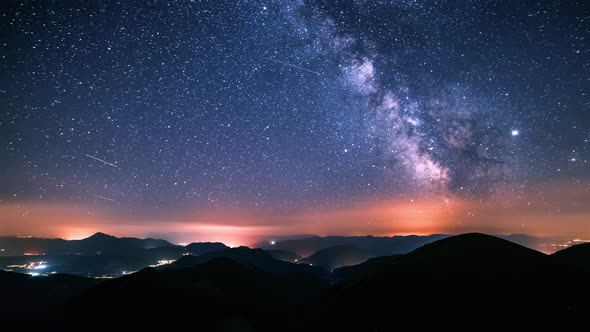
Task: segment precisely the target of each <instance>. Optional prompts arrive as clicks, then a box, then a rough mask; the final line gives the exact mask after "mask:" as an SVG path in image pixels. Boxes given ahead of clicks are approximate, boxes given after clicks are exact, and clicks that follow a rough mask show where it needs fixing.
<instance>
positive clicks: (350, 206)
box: [0, 0, 590, 243]
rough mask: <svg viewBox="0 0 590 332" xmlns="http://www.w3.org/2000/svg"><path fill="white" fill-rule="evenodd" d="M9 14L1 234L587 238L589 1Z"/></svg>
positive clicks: (102, 6) (43, 7)
mask: <svg viewBox="0 0 590 332" xmlns="http://www.w3.org/2000/svg"><path fill="white" fill-rule="evenodd" d="M0 6H1V7H0V8H1V15H0V22H1V23H0V24H1V26H2V29H1V31H2V32H1V33H0V35H1V36H2V37H1V39H2V43H1V44H0V50H1V56H2V58H1V59H0V68H1V72H2V75H1V76H0V105H1V110H0V138H1V140H0V144H1V145H0V160H1V165H2V166H1V170H2V172H1V174H0V209H1V210H2V215H3V216H2V217H1V220H0V226H2V228H4V230H2V229H0V233H6V234H16V233H18V234H21V233H34V235H59V236H64V237H75V236H77V235H83V234H91V233H92V232H93V231H96V230H102V229H106V231H109V230H112V232H114V233H115V234H117V233H124V231H125V232H128V233H132V234H137V235H146V234H159V235H162V234H163V235H164V236H165V237H166V236H168V237H169V238H173V239H177V238H178V239H179V238H180V237H181V236H180V235H178V234H189V235H184V236H185V237H186V236H189V237H190V236H198V235H199V234H200V235H203V234H208V233H207V232H209V233H210V234H213V235H214V236H218V237H221V238H222V239H227V236H229V237H231V241H233V242H236V243H240V241H242V242H243V239H241V238H240V234H242V235H244V236H246V235H247V236H258V235H265V234H266V235H268V234H283V235H286V234H305V233H315V234H324V235H325V234H359V235H366V234H372V235H392V234H398V233H432V232H445V231H446V232H453V231H465V230H485V231H491V232H499V233H531V234H539V235H564V234H568V235H571V234H574V233H575V234H578V233H580V232H582V234H585V235H588V236H590V233H589V229H590V228H588V227H587V221H586V222H585V220H586V219H587V218H588V216H589V215H590V210H589V208H588V204H587V203H588V202H589V201H590V171H589V165H588V159H589V158H590V115H589V114H590V113H589V112H588V111H589V107H590V96H589V93H590V92H589V88H590V72H589V71H590V60H589V59H590V48H589V45H588V41H589V38H590V33H589V31H590V15H589V14H590V13H589V9H588V6H587V5H585V4H584V2H583V1H517V2H514V1H490V0H480V1H435V0H412V1H403V0H399V1H398V0H391V1H362V0H358V1H352V0H350V1H303V0H293V1H287V0H268V1H223V0H216V1H119V2H116V1H67V2H61V1H21V2H18V1H7V2H6V3H2V4H1V5H0ZM76 229H78V230H79V232H78V233H79V234H74V233H76V231H73V230H76ZM191 234H192V235H191ZM228 234H229V235H228ZM224 236H226V238H224ZM183 239H185V238H183ZM191 239H192V238H191Z"/></svg>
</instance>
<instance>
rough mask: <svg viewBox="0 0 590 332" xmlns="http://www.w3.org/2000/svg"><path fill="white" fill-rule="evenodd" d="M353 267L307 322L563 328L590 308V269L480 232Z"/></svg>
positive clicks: (365, 326) (352, 326)
mask: <svg viewBox="0 0 590 332" xmlns="http://www.w3.org/2000/svg"><path fill="white" fill-rule="evenodd" d="M358 268H361V269H363V270H364V271H363V272H362V273H357V274H356V276H357V277H356V278H354V279H348V280H347V281H344V282H342V283H340V284H338V285H337V286H336V287H334V288H333V289H332V290H331V291H330V293H329V295H326V296H325V297H324V299H325V300H324V301H318V305H317V306H314V307H313V308H310V315H309V317H311V318H310V319H311V321H314V322H320V321H321V322H322V323H319V325H321V326H322V327H323V328H328V326H329V327H330V328H331V329H334V330H338V329H340V328H342V329H346V330H363V331H377V330H378V331H382V330H383V331H385V330H390V329H391V328H392V322H395V325H396V326H398V327H401V326H412V327H413V328H415V329H425V328H434V327H440V326H441V324H444V325H445V326H452V327H453V329H455V330H457V329H459V330H464V329H469V328H473V326H481V324H483V323H484V322H485V324H486V328H499V327H506V326H510V329H515V328H526V329H534V328H538V329H541V330H548V329H560V330H568V329H571V328H573V327H575V326H582V324H584V323H585V322H586V321H585V320H586V318H585V314H583V313H584V312H587V310H589V309H590V304H589V303H588V302H587V301H586V300H585V299H586V298H587V297H588V296H589V295H590V287H589V286H588V284H587V282H585V281H583V280H585V279H586V278H587V277H588V274H585V273H582V272H581V271H577V270H574V269H571V268H569V267H567V266H564V265H562V264H556V263H555V262H554V261H553V260H552V259H550V257H549V256H546V255H544V254H542V253H540V252H537V251H534V250H531V249H528V248H525V247H522V246H520V245H518V244H515V243H512V242H509V241H506V240H502V239H499V238H496V237H492V236H488V235H484V234H464V235H459V236H455V237H450V238H447V239H443V240H440V241H436V242H433V243H431V244H428V245H425V246H423V247H421V248H418V249H416V250H415V251H413V252H411V253H409V254H406V255H402V256H398V257H393V258H391V259H386V258H384V259H381V260H379V261H373V262H371V261H369V262H367V263H365V264H361V265H360V266H358ZM354 269H355V267H349V268H347V270H348V271H349V274H354V273H351V270H354ZM339 272H341V271H335V273H339ZM425 317H428V319H425ZM443 322H444V323H443Z"/></svg>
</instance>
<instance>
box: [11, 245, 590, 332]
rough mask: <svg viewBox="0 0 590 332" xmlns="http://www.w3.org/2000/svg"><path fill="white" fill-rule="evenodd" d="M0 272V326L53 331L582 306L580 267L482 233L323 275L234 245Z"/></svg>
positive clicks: (566, 319)
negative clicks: (116, 268)
mask: <svg viewBox="0 0 590 332" xmlns="http://www.w3.org/2000/svg"><path fill="white" fill-rule="evenodd" d="M337 249H338V250H336V252H338V253H339V252H343V251H346V252H347V251H352V252H353V253H357V252H358V250H357V249H355V248H337ZM578 250H580V249H578ZM348 256H349V255H347V257H348ZM575 256H576V257H578V256H579V253H576V255H575ZM322 257H328V258H330V261H329V262H330V263H332V262H333V260H332V258H333V257H339V256H338V255H334V254H329V255H327V254H321V255H320V258H322ZM316 258H317V257H316ZM568 262H569V261H568ZM0 277H1V278H2V280H1V281H2V283H1V285H2V291H3V295H5V296H3V301H2V305H1V307H0V319H2V320H3V322H4V323H5V324H11V323H19V324H22V323H23V322H26V324H27V326H31V327H39V328H41V327H43V328H59V329H60V330H76V329H78V328H79V327H80V326H86V325H84V324H88V322H92V323H91V324H92V325H91V328H92V329H96V330H109V329H113V327H115V326H116V329H117V330H122V329H130V330H141V329H148V330H151V329H154V328H160V329H164V330H171V329H181V328H182V329H186V328H189V329H190V330H197V331H397V330H405V329H407V328H409V327H411V328H412V329H413V330H426V329H432V328H437V329H438V328H442V329H444V330H447V329H451V330H474V329H475V330H482V329H496V330H500V329H501V330H516V329H520V330H523V331H524V330H527V331H528V330H542V331H568V330H578V329H579V328H583V327H584V326H588V325H587V324H588V323H589V321H588V315H587V313H588V312H590V303H589V302H588V301H587V299H588V298H590V285H588V282H587V280H590V274H589V273H588V272H587V271H585V270H584V269H581V268H578V267H576V266H573V265H572V264H570V263H568V264H565V263H562V262H560V261H559V260H558V259H556V258H555V257H553V256H547V255H545V254H542V253H539V252H537V251H534V250H531V249H528V248H525V247H522V246H520V245H517V244H514V243H512V242H509V241H506V240H502V239H499V238H496V237H492V236H488V235H484V234H464V235H460V236H454V237H449V238H445V239H442V240H439V241H435V242H433V243H430V244H427V245H424V246H422V247H420V248H418V249H416V250H414V251H412V252H410V253H408V254H405V255H397V256H388V257H379V258H374V259H370V260H368V261H366V262H364V263H361V264H359V265H355V266H349V267H345V268H340V269H336V270H334V271H332V272H329V271H325V272H323V273H322V272H321V270H318V269H316V268H315V267H313V268H312V267H308V266H305V265H296V264H292V263H288V262H285V261H279V260H276V259H274V258H273V256H272V255H270V254H269V253H267V252H265V251H262V250H252V249H248V248H234V249H224V250H221V251H215V252H210V253H207V254H203V255H201V256H185V257H184V258H183V259H181V260H179V261H178V262H177V263H175V264H173V265H170V266H168V267H166V268H158V269H154V268H146V269H143V270H141V271H139V272H137V273H133V274H130V275H127V276H124V277H120V278H117V279H112V280H108V281H101V282H99V281H96V280H94V279H84V278H77V277H68V276H55V277H47V278H32V277H29V276H24V275H20V274H16V273H6V272H4V273H2V274H0ZM37 302H39V303H41V304H42V305H39V306H37V307H36V308H35V310H33V311H28V308H26V306H24V304H25V303H37ZM12 303H17V304H19V305H17V306H14V305H11V304H12Z"/></svg>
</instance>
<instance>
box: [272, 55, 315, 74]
mask: <svg viewBox="0 0 590 332" xmlns="http://www.w3.org/2000/svg"><path fill="white" fill-rule="evenodd" d="M262 58H263V59H265V60H268V61H272V62H276V63H280V64H282V65H284V66H289V67H292V68H296V69H299V70H304V71H306V72H308V73H312V74H316V75H321V73H319V72H317V71H313V70H309V69H307V68H303V67H299V66H296V65H293V64H290V63H288V62H284V61H280V60H275V59H271V58H266V57H262Z"/></svg>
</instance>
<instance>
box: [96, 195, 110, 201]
mask: <svg viewBox="0 0 590 332" xmlns="http://www.w3.org/2000/svg"><path fill="white" fill-rule="evenodd" d="M92 196H94V197H96V198H100V199H106V200H107V201H111V202H116V201H115V200H114V199H112V198H108V197H104V196H100V195H92Z"/></svg>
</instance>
